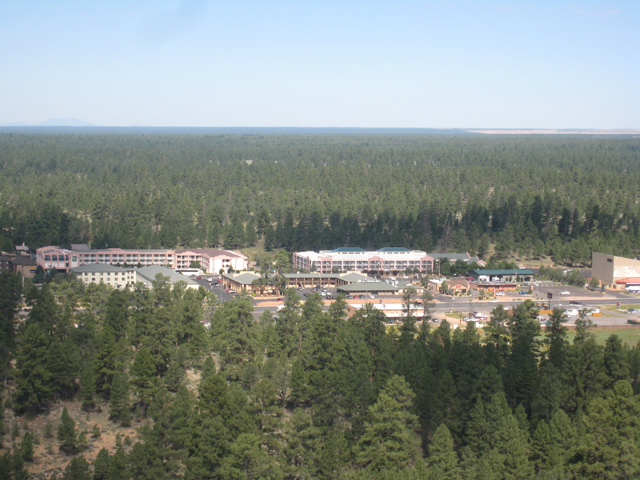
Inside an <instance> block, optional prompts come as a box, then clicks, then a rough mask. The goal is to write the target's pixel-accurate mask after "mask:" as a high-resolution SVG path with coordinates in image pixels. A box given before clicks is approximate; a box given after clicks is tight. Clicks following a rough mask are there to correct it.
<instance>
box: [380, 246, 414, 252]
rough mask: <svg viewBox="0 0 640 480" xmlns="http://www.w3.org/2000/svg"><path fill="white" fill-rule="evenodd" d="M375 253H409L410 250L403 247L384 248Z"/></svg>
mask: <svg viewBox="0 0 640 480" xmlns="http://www.w3.org/2000/svg"><path fill="white" fill-rule="evenodd" d="M376 251H377V252H386V253H394V252H410V251H411V250H409V249H407V248H404V247H384V248H380V249H378V250H376Z"/></svg>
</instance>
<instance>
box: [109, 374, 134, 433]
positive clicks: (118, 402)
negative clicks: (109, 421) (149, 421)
mask: <svg viewBox="0 0 640 480" xmlns="http://www.w3.org/2000/svg"><path fill="white" fill-rule="evenodd" d="M130 409H131V406H130V404H129V381H128V377H127V374H126V373H123V372H118V373H116V374H115V376H114V377H113V384H112V386H111V398H110V399H109V416H110V417H111V418H113V419H114V420H120V421H122V417H123V416H124V417H125V418H128V419H129V421H130V419H131V411H130Z"/></svg>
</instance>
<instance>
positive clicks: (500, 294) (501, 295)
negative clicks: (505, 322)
mask: <svg viewBox="0 0 640 480" xmlns="http://www.w3.org/2000/svg"><path fill="white" fill-rule="evenodd" d="M504 296H505V293H504V292H497V293H496V297H504Z"/></svg>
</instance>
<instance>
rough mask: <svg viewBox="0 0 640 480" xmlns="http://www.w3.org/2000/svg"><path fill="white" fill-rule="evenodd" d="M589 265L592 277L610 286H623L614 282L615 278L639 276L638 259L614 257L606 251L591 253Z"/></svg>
mask: <svg viewBox="0 0 640 480" xmlns="http://www.w3.org/2000/svg"><path fill="white" fill-rule="evenodd" d="M591 267H592V270H593V273H592V275H593V278H597V279H598V280H600V283H601V284H602V285H604V286H606V287H611V288H625V287H624V284H616V280H621V279H624V278H629V277H640V260H634V259H633V258H625V257H616V256H615V255H608V254H606V253H597V252H592V253H591Z"/></svg>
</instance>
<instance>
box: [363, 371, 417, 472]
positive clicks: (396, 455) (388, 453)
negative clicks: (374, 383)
mask: <svg viewBox="0 0 640 480" xmlns="http://www.w3.org/2000/svg"><path fill="white" fill-rule="evenodd" d="M414 397H415V394H414V393H413V392H412V391H411V389H410V388H409V385H408V384H407V382H405V381H404V379H403V378H402V377H399V376H397V375H394V376H393V377H391V378H390V379H389V380H388V381H387V384H386V385H385V388H384V389H382V390H381V391H380V393H379V394H378V400H377V402H376V403H375V404H374V405H372V406H371V407H369V415H370V418H371V420H370V421H369V422H366V424H365V432H364V435H363V436H362V437H361V439H360V441H359V442H358V445H357V446H356V449H355V453H356V460H357V462H358V463H360V464H361V465H363V466H365V467H367V468H370V469H373V470H382V469H390V470H399V469H401V468H402V467H404V466H406V465H408V464H409V463H410V462H411V461H413V460H414V459H416V458H417V456H418V451H417V447H418V444H419V443H420V442H419V439H418V438H417V436H416V434H415V432H414V430H413V428H414V427H415V426H416V420H417V417H416V416H415V415H414V414H413V413H411V409H412V407H413V399H414Z"/></svg>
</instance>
